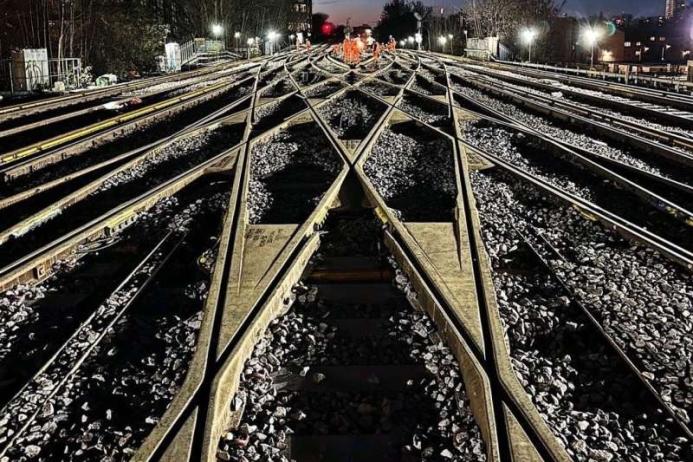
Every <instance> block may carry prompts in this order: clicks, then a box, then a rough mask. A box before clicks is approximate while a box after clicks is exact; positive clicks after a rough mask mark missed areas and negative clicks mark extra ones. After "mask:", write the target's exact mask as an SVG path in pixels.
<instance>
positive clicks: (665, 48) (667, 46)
mask: <svg viewBox="0 0 693 462" xmlns="http://www.w3.org/2000/svg"><path fill="white" fill-rule="evenodd" d="M669 48H671V45H664V46H663V47H662V61H664V53H666V51H667V50H668V49H669Z"/></svg>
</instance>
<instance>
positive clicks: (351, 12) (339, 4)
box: [313, 0, 665, 25]
mask: <svg viewBox="0 0 693 462" xmlns="http://www.w3.org/2000/svg"><path fill="white" fill-rule="evenodd" d="M664 2H665V0H568V1H567V3H566V7H565V9H564V11H565V12H566V13H568V14H570V15H573V16H589V15H592V14H598V13H599V12H600V11H603V12H604V14H606V15H611V14H618V13H623V12H626V13H631V14H633V15H635V16H657V15H662V14H664ZM384 3H385V0H313V12H315V13H317V12H323V13H327V14H329V15H330V21H332V22H334V23H336V24H341V23H344V22H346V19H347V17H351V24H352V25H359V24H362V23H369V24H371V25H375V23H376V22H377V21H378V17H379V16H380V12H381V11H382V5H383V4H384ZM424 3H427V4H429V5H432V6H434V7H436V8H437V9H439V8H441V7H445V9H446V10H447V11H451V10H455V9H456V8H454V7H455V6H456V5H461V4H462V0H424Z"/></svg>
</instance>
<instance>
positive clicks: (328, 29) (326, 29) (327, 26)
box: [308, 22, 334, 37]
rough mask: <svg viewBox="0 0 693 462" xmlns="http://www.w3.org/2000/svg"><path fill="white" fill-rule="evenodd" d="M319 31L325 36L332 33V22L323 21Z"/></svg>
mask: <svg viewBox="0 0 693 462" xmlns="http://www.w3.org/2000/svg"><path fill="white" fill-rule="evenodd" d="M320 32H321V33H322V35H325V36H328V35H332V32H334V24H332V23H331V22H325V23H323V25H322V26H320ZM308 37H310V34H309V35H308Z"/></svg>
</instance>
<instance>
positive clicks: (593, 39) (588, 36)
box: [582, 27, 601, 67]
mask: <svg viewBox="0 0 693 462" xmlns="http://www.w3.org/2000/svg"><path fill="white" fill-rule="evenodd" d="M582 35H583V37H584V39H585V43H586V44H587V46H589V47H590V67H594V47H595V45H597V42H598V41H599V38H600V37H601V32H600V31H599V30H597V29H594V28H593V27H588V28H586V29H585V30H584V31H583V33H582Z"/></svg>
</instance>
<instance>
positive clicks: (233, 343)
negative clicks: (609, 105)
mask: <svg viewBox="0 0 693 462" xmlns="http://www.w3.org/2000/svg"><path fill="white" fill-rule="evenodd" d="M241 68H242V69H243V70H242V71H239V72H249V71H248V69H251V70H252V75H249V76H245V77H244V76H241V77H240V78H239V79H238V82H245V84H246V88H248V90H246V91H244V93H243V95H241V96H240V97H238V98H236V99H235V100H234V101H226V102H225V104H220V106H216V107H211V108H209V111H208V112H207V111H204V112H202V111H201V112H200V113H196V114H195V115H194V116H193V115H192V114H193V113H195V111H190V112H189V114H191V115H190V118H186V116H185V114H186V113H185V112H182V115H181V118H182V121H181V122H180V125H176V126H175V127H171V128H170V132H167V133H166V136H165V137H164V136H161V137H159V138H156V139H153V140H146V141H144V140H143V141H142V142H141V144H140V145H137V146H130V147H129V149H128V147H124V148H123V149H122V150H121V151H120V153H118V154H113V156H114V157H112V158H110V159H101V163H99V162H96V163H94V164H88V162H87V163H86V164H84V165H80V162H78V160H81V159H85V160H86V159H88V158H89V155H90V154H88V151H85V154H80V155H77V156H75V157H72V158H71V160H70V158H68V159H65V160H62V161H60V162H58V163H56V164H55V165H46V166H45V168H44V169H43V172H45V174H48V172H57V173H53V174H54V175H55V176H54V177H51V176H50V175H48V176H46V177H42V176H40V175H37V174H38V173H41V174H44V173H43V172H41V171H38V172H31V171H30V172H29V173H27V174H26V175H27V177H26V178H25V180H24V181H25V183H24V185H25V186H20V185H21V183H14V184H15V185H16V186H12V185H13V182H8V183H7V185H6V187H8V188H9V189H7V191H8V193H6V196H5V197H6V198H11V197H14V196H16V195H17V194H25V197H23V198H21V199H19V200H18V201H16V202H14V204H16V205H12V201H9V200H8V203H7V205H6V206H5V210H6V211H12V210H22V209H24V210H25V212H24V215H25V216H21V214H20V215H15V216H14V217H10V218H5V217H6V216H7V215H3V221H4V220H7V226H5V228H6V231H5V232H4V233H3V234H2V235H1V236H4V237H2V239H0V240H5V239H10V240H8V241H6V242H5V243H4V244H0V246H2V247H4V248H5V249H6V251H5V252H3V253H2V254H3V260H2V261H3V264H1V265H0V266H4V268H3V269H0V287H2V288H3V290H4V292H1V293H0V303H1V304H2V306H3V307H4V308H6V310H5V311H6V313H3V314H0V316H7V318H8V320H9V327H4V332H3V330H1V329H0V338H2V340H3V345H5V344H9V345H11V346H10V347H7V348H0V373H3V371H4V375H5V376H6V377H8V372H7V371H10V370H12V367H13V365H14V364H16V363H17V362H18V361H22V362H23V364H25V367H23V371H22V375H21V376H20V377H13V379H12V380H5V381H0V382H1V385H0V398H2V404H0V405H2V406H4V412H3V416H4V417H3V419H2V421H0V444H1V445H2V446H1V449H0V451H2V454H3V455H4V456H6V457H8V458H9V459H10V460H12V459H17V458H22V457H24V458H32V459H37V460H61V459H63V458H65V457H66V456H65V454H72V455H74V456H76V457H78V458H82V459H89V458H94V457H110V458H111V459H113V460H128V459H131V460H191V461H192V460H207V461H213V460H290V459H296V460H306V461H311V460H353V458H354V457H356V458H366V459H367V458H376V459H377V460H465V461H466V460H469V461H480V460H488V461H493V460H498V461H504V460H523V461H525V460H527V461H535V460H536V461H541V460H546V461H548V460H555V461H583V460H585V461H586V460H605V461H608V460H628V459H629V458H630V459H632V460H637V459H640V460H652V459H657V458H661V457H665V458H667V460H687V459H688V458H690V457H693V452H691V451H692V446H691V443H692V441H693V440H692V439H691V437H692V436H693V435H692V434H691V425H690V419H689V416H688V414H689V412H690V409H691V404H692V403H693V398H691V393H692V391H691V390H693V383H691V382H690V377H687V375H686V374H687V372H686V371H688V370H689V369H690V351H689V350H690V345H689V344H688V343H690V342H687V341H686V338H687V335H688V331H689V329H690V326H689V321H688V319H689V318H688V315H686V313H688V314H690V313H689V312H690V308H691V298H690V280H689V274H690V273H689V272H690V267H691V264H692V263H693V259H691V256H690V255H689V253H690V251H691V247H690V245H689V244H690V241H689V239H690V237H689V235H690V232H689V231H688V230H689V229H690V228H689V224H687V221H690V214H689V212H687V210H690V207H688V205H689V204H690V203H691V200H690V199H691V198H690V195H689V194H690V187H691V185H690V181H689V180H690V177H689V176H688V174H687V173H686V170H685V169H686V168H687V167H688V166H687V164H686V162H685V160H684V161H682V160H681V159H682V158H685V156H686V155H687V154H686V153H685V150H686V149H687V147H686V146H684V145H683V144H681V143H680V144H676V142H675V141H676V139H677V138H676V136H677V135H676V136H674V137H673V138H662V139H655V138H654V137H653V136H646V135H645V134H643V133H642V132H638V134H637V135H633V138H636V137H640V138H638V139H636V140H635V141H633V140H627V139H622V140H620V141H619V142H618V143H617V142H616V141H615V138H616V137H617V135H616V134H614V133H615V132H610V133H611V134H610V135H608V136H607V135H606V133H607V131H606V129H603V130H602V129H597V128H596V126H597V125H596V124H602V125H608V121H605V120H600V121H599V122H596V121H594V120H592V119H591V118H590V117H588V116H585V115H584V114H581V115H580V117H583V118H582V119H580V121H578V120H577V115H575V114H574V113H571V115H567V114H568V111H569V108H568V107H561V108H553V109H552V110H551V111H544V110H542V108H543V106H542V105H544V104H545V103H546V100H545V99H542V97H541V96H540V95H536V94H535V93H532V92H527V93H525V94H523V95H519V93H518V92H517V91H516V90H512V89H510V88H502V89H499V87H496V86H492V85H489V84H488V81H487V80H486V79H485V78H480V77H475V76H472V77H468V76H467V75H466V74H460V70H459V69H458V68H457V67H453V66H451V65H450V64H449V63H448V62H447V61H446V60H442V59H439V58H437V57H434V56H427V55H425V54H417V53H408V52H407V53H404V52H398V54H397V55H396V56H395V55H390V54H385V55H384V57H383V60H382V62H380V63H376V62H374V61H371V60H367V61H365V62H364V63H362V64H361V65H358V66H351V67H350V66H347V65H345V64H344V63H342V62H341V61H340V60H339V58H338V57H335V56H331V55H329V54H327V53H326V50H325V49H317V50H315V51H313V52H312V53H311V54H310V55H301V54H298V53H294V52H290V53H284V54H279V55H277V56H274V57H271V58H269V59H265V60H258V61H257V62H256V63H254V67H252V68H246V67H242V66H241ZM473 71H474V70H472V72H473ZM467 72H468V71H467ZM229 74H230V75H235V74H234V72H233V71H232V70H229ZM239 75H240V74H239ZM207 77H209V76H206V77H204V78H207ZM238 82H237V83H238ZM574 84H575V85H577V84H576V83H574ZM492 88H493V89H494V90H493V91H492V90H491V89H492ZM501 90H502V93H501ZM637 96H638V95H634V96H632V98H636V97H637ZM525 100H526V101H525ZM240 101H243V103H240ZM530 103H531V104H530ZM203 104H205V103H203ZM47 107H50V106H47ZM559 111H561V114H562V116H558V115H556V113H558V112H559ZM587 124H594V127H595V128H593V130H591V131H589V132H588V133H587V134H585V135H584V138H580V137H578V134H576V132H577V131H578V130H576V129H575V128H574V127H584V126H587ZM590 126H592V125H590ZM612 128H613V127H612ZM215 132H216V133H226V134H227V135H225V136H222V137H220V138H218V139H216V140H214V139H212V140H210V136H212V134H213V133H215ZM566 133H570V137H569V136H566ZM667 133H669V132H667ZM651 134H652V133H650V135H651ZM600 137H601V138H600ZM489 140H491V141H489ZM121 141H123V143H122V144H124V145H125V146H128V145H127V142H125V140H121ZM112 143H113V146H119V145H120V144H121V143H120V141H119V140H117V139H116V140H114V141H113V142H112ZM523 143H525V144H523ZM208 144H210V145H211V146H214V147H213V148H209V147H206V146H208ZM523 146H526V147H527V148H526V149H525V147H523ZM499 147H502V149H501V150H499ZM636 147H637V148H636ZM96 149H99V148H96ZM664 153H668V155H665V154H664ZM114 159H117V160H114ZM65 162H73V163H74V164H73V165H74V167H73V168H74V170H69V169H67V170H66V172H68V173H67V177H68V178H69V181H68V182H67V183H68V184H69V185H72V186H70V187H68V188H67V189H65V190H64V193H63V195H62V196H61V197H60V199H59V200H57V201H56V200H53V201H50V200H46V202H45V203H41V202H40V201H38V200H37V201H36V205H35V207H34V208H33V209H31V208H30V207H28V204H30V202H29V201H30V199H31V197H30V196H29V195H28V191H30V188H38V191H44V194H50V193H52V192H56V193H57V192H58V191H63V190H61V189H60V188H61V186H60V185H59V184H51V183H52V182H55V181H58V180H59V176H60V175H61V174H60V173H59V170H57V169H59V168H60V167H61V164H62V165H63V166H65V165H69V164H66V163H65ZM11 165H12V164H10V166H11ZM54 169H56V170H54ZM577 172H579V174H577ZM73 174H74V177H73V176H72V175H73ZM33 175H36V176H33ZM12 187H15V188H16V189H11V188H12ZM41 188H44V189H41ZM37 197H40V194H39V195H38V196H37ZM44 197H46V196H44ZM617 199H618V201H617ZM623 201H627V202H623ZM617 202H618V203H619V204H620V205H617ZM624 204H628V205H624ZM25 206H26V207H25ZM30 209H31V210H30ZM28 211H31V213H29V212H28ZM52 216H55V217H54V218H49V217H52ZM36 236H45V237H41V238H40V239H39V238H37V237H36ZM8 244H9V245H10V246H9V247H8ZM2 247H0V248H2ZM111 262H112V263H111ZM115 262H119V263H118V264H114V263H115ZM188 268H194V271H189V270H188ZM86 281H89V282H90V283H89V282H86ZM94 281H96V282H94ZM182 288H185V289H182ZM629 290H631V291H633V292H632V293H630V292H628V291H629ZM75 294H76V295H75ZM66 297H71V298H72V299H74V301H73V302H71V303H64V302H63V301H62V300H64V298H66ZM162 300H163V301H164V302H163V304H164V305H166V306H169V307H176V310H175V311H174V312H170V310H168V309H166V308H164V307H162ZM53 305H56V306H60V307H61V309H60V311H59V312H58V313H56V314H53V313H50V312H49V310H46V309H45V307H47V306H53ZM17 313H23V314H21V315H17ZM62 319H66V320H67V321H61V322H60V324H58V322H59V320H62ZM5 324H6V326H8V323H7V321H6V323H5ZM57 325H62V326H64V329H63V331H62V332H60V334H59V335H58V334H57V333H56V326H57ZM14 327H17V329H14ZM30 332H31V333H32V334H29V333H30ZM46 339H50V340H48V341H47V340H46ZM131 339H139V340H138V341H137V342H136V343H135V344H134V346H133V345H131V343H132V340H131ZM104 384H113V385H112V386H104Z"/></svg>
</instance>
